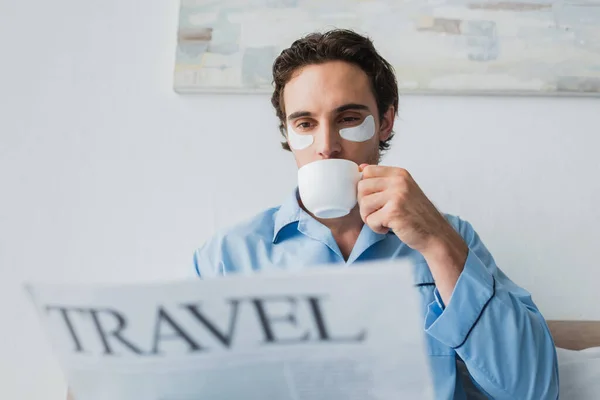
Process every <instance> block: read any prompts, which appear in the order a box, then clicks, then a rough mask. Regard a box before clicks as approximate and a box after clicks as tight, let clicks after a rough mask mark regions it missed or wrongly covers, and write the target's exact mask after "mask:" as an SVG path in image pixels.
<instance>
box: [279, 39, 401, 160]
mask: <svg viewBox="0 0 600 400" xmlns="http://www.w3.org/2000/svg"><path fill="white" fill-rule="evenodd" d="M328 61H346V62H349V63H351V64H354V65H356V66H358V67H360V68H361V69H362V70H363V71H364V72H365V73H366V74H367V76H368V77H369V80H370V81H371V87H372V89H373V94H374V96H375V100H376V102H377V109H378V111H379V120H380V121H381V120H383V116H384V114H385V112H386V111H387V110H388V108H389V107H390V106H394V110H395V113H396V114H397V113H398V83H397V81H396V76H395V74H394V69H393V67H392V66H391V65H390V63H388V62H387V61H386V60H385V59H384V58H383V57H381V55H379V53H378V52H377V50H375V46H373V42H372V41H371V39H369V38H368V37H365V36H362V35H359V34H358V33H356V32H354V31H351V30H347V29H335V30H331V31H328V32H325V33H318V32H315V33H311V34H309V35H307V36H305V37H303V38H301V39H298V40H296V41H295V42H294V43H292V45H291V46H290V47H289V48H287V49H285V50H283V51H282V52H281V54H280V55H279V56H278V57H277V58H276V59H275V62H274V63H273V86H274V91H273V96H272V97H271V104H273V107H275V112H276V113H277V117H278V118H279V131H280V132H281V134H282V135H283V137H284V138H285V137H286V127H285V107H284V104H283V89H284V88H285V85H286V84H287V83H288V82H289V81H290V79H291V78H292V75H293V73H294V72H295V71H296V70H298V69H299V68H302V67H305V66H307V65H312V64H322V63H325V62H328ZM392 137H393V135H390V137H389V138H388V139H387V140H385V141H380V142H379V149H380V150H381V151H383V150H387V149H388V148H389V147H390V143H389V142H390V140H391V139H392ZM281 146H282V147H283V148H284V149H285V150H290V148H289V146H288V144H287V142H286V141H283V142H282V143H281Z"/></svg>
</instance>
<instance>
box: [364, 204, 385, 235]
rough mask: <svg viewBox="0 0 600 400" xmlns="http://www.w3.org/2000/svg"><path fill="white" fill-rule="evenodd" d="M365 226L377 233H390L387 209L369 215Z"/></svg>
mask: <svg viewBox="0 0 600 400" xmlns="http://www.w3.org/2000/svg"><path fill="white" fill-rule="evenodd" d="M364 221H365V224H367V225H369V228H371V230H372V231H373V232H375V233H379V234H386V233H388V232H389V231H390V229H389V228H387V226H386V225H387V215H386V210H385V207H382V208H380V209H379V210H377V211H375V212H374V213H372V214H369V215H368V216H367V217H366V218H365V219H364Z"/></svg>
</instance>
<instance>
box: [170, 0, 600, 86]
mask: <svg viewBox="0 0 600 400" xmlns="http://www.w3.org/2000/svg"><path fill="white" fill-rule="evenodd" d="M333 28H347V29H353V30H355V31H357V32H359V33H362V34H365V35H367V36H369V37H370V38H371V39H372V40H373V41H374V43H375V47H376V48H377V49H378V50H379V52H380V53H381V54H382V55H383V56H384V57H385V58H386V59H387V60H388V61H389V62H390V63H391V64H392V65H393V66H394V69H395V70H396V73H397V76H398V81H399V82H398V83H399V87H400V91H401V92H402V93H405V94H406V93H433V94H511V95H514V94H525V95H592V96H594V95H596V96H597V95H600V0H597V1H596V0H594V1H592V0H590V1H585V0H578V1H569V0H528V1H489V0H428V1H425V0H412V1H411V0H181V6H180V14H179V28H178V41H177V56H176V65H175V73H174V89H175V90H176V91H177V92H179V93H201V92H212V93H215V92H234V93H266V92H270V91H271V90H272V83H271V80H272V78H271V67H272V64H273V61H274V59H275V58H276V57H277V56H278V55H279V53H280V52H281V51H282V50H283V49H284V48H286V47H289V45H290V44H291V43H292V42H293V41H294V40H295V39H297V38H299V37H301V36H304V35H306V34H307V33H310V32H313V31H325V30H328V29H333Z"/></svg>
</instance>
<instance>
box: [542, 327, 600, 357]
mask: <svg viewBox="0 0 600 400" xmlns="http://www.w3.org/2000/svg"><path fill="white" fill-rule="evenodd" d="M547 322H548V327H549V328H550V332H551V333H552V337H553V338H554V344H555V345H556V347H560V348H563V349H568V350H582V349H587V348H589V347H600V321H547Z"/></svg>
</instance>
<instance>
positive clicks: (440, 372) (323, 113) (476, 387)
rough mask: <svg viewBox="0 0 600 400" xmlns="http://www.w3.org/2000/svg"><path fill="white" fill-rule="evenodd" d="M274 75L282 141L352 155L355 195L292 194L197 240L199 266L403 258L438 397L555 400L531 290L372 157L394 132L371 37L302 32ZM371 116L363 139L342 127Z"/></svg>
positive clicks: (308, 157)
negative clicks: (327, 202)
mask: <svg viewBox="0 0 600 400" xmlns="http://www.w3.org/2000/svg"><path fill="white" fill-rule="evenodd" d="M273 79H274V83H275V89H274V93H273V96H272V99H271V102H272V104H273V106H274V107H275V110H276V113H277V116H278V118H279V122H280V131H281V133H282V135H283V136H284V138H285V139H286V140H285V141H284V143H283V147H284V148H285V149H287V150H291V151H292V153H293V155H294V157H295V160H296V164H297V165H298V167H302V166H303V165H305V164H307V163H310V162H313V161H316V160H321V159H329V158H343V159H348V160H351V161H354V162H355V163H357V164H358V165H360V166H361V169H362V171H363V179H362V180H361V181H360V182H359V185H358V204H357V206H356V207H355V209H353V210H352V212H351V213H350V214H349V215H347V216H344V217H341V218H336V219H323V220H319V219H317V218H316V217H314V216H313V215H311V214H310V213H309V212H307V211H306V210H305V209H304V208H303V205H302V202H301V200H300V199H299V197H298V195H297V192H296V193H294V194H293V195H292V196H291V197H290V198H289V199H288V200H287V201H286V202H285V203H284V204H283V205H281V206H280V207H277V208H274V209H269V210H267V211H265V212H263V213H261V214H259V215H257V216H256V217H254V218H253V219H251V220H250V221H248V222H246V223H243V224H240V225H238V226H236V227H234V228H232V229H229V230H228V231H227V232H225V233H222V234H218V235H215V236H214V237H213V238H212V239H211V240H209V241H208V242H207V243H206V244H205V245H204V246H202V247H201V248H200V249H198V250H197V251H196V253H195V254H194V262H195V268H196V272H197V274H198V275H199V276H201V277H211V276H220V275H228V274H232V273H249V272H252V271H254V270H257V269H262V268H271V267H275V268H282V269H285V268H286V267H288V266H297V265H299V264H305V265H312V264H315V265H322V264H336V265H346V266H350V265H351V264H354V263H359V262H363V261H373V260H389V259H394V258H404V257H408V258H410V259H411V260H413V261H414V263H415V264H416V272H417V273H416V282H415V283H416V285H415V286H416V289H415V290H418V291H419V293H420V298H421V300H422V302H423V309H424V310H425V311H424V314H425V315H424V321H425V323H424V325H425V332H426V341H427V350H428V354H429V357H430V361H431V370H432V375H433V381H434V385H435V391H436V398H438V399H465V398H473V397H471V396H472V395H470V394H469V393H475V392H479V393H481V394H480V395H479V396H480V397H483V396H484V395H485V396H487V397H488V398H493V399H532V400H533V399H535V400H540V399H556V398H557V397H558V371H557V361H556V354H555V349H554V343H553V340H552V337H551V335H550V333H549V330H548V328H547V326H546V323H545V321H544V318H543V317H542V315H541V314H540V312H539V311H538V309H537V307H536V306H535V304H534V303H533V301H532V300H531V297H530V295H529V293H527V292H526V291H525V290H523V289H521V288H520V287H518V286H516V285H515V284H514V283H513V282H511V281H510V280H509V279H508V278H507V276H506V275H504V273H503V272H502V271H501V270H500V269H499V268H498V267H497V266H496V264H495V262H494V259H493V258H492V256H491V255H490V253H489V252H488V250H487V249H486V247H485V246H484V244H483V243H482V242H481V240H480V239H479V237H478V235H477V233H476V232H475V231H474V230H473V228H472V226H471V225H470V224H469V223H468V222H466V221H463V220H461V219H460V218H458V217H455V216H449V215H444V214H441V213H440V212H439V211H438V210H437V209H436V208H435V207H434V206H433V205H432V203H431V202H430V201H429V200H428V199H427V197H426V196H425V195H424V194H423V192H422V191H421V189H419V186H418V185H417V183H416V182H415V181H414V180H413V178H412V177H411V175H410V174H409V173H408V171H406V170H404V169H402V168H397V167H387V166H379V165H378V163H379V159H380V155H381V152H382V151H384V150H386V149H387V148H388V147H389V143H390V140H391V138H392V136H393V133H392V129H393V125H394V119H395V116H396V115H397V110H398V89H397V82H396V78H395V76H394V72H393V70H392V67H391V66H390V65H389V64H388V62H386V60H384V59H383V58H382V57H381V56H380V55H379V54H378V53H377V51H376V50H375V48H374V47H373V44H372V42H371V41H370V40H369V39H368V38H365V37H363V36H361V35H358V34H356V33H354V32H352V31H347V30H333V31H330V32H327V33H325V34H320V33H314V34H311V35H308V36H306V37H304V38H302V39H300V40H297V41H296V42H294V43H293V44H292V46H291V47H290V48H288V49H285V50H284V51H283V52H282V53H281V55H280V56H279V57H278V58H277V59H276V60H275V62H274V64H273ZM369 116H373V117H374V119H375V133H374V134H373V136H372V137H371V138H370V139H367V140H365V141H352V140H346V139H344V138H342V137H341V136H340V130H341V129H344V128H349V127H356V126H358V125H360V124H362V122H363V121H364V120H365V118H367V117H369ZM289 129H292V130H293V131H294V133H295V134H298V135H306V136H311V137H312V138H311V139H309V140H308V142H306V141H305V143H307V144H309V145H307V146H301V147H302V148H298V146H296V147H297V148H296V149H293V148H290V146H289V144H290V140H289V133H290V132H288V130H289ZM364 295H368V294H367V293H365V294H364ZM465 367H466V368H465ZM461 371H462V373H461Z"/></svg>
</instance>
